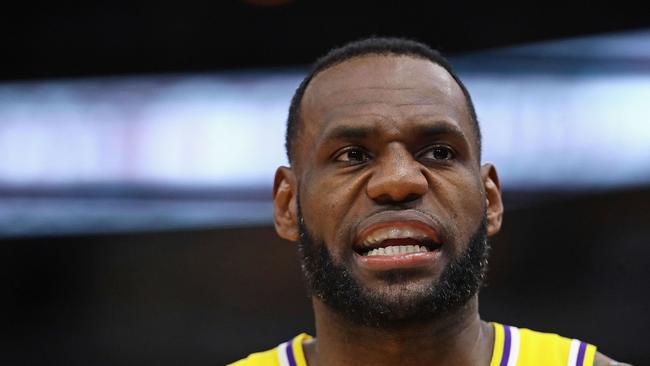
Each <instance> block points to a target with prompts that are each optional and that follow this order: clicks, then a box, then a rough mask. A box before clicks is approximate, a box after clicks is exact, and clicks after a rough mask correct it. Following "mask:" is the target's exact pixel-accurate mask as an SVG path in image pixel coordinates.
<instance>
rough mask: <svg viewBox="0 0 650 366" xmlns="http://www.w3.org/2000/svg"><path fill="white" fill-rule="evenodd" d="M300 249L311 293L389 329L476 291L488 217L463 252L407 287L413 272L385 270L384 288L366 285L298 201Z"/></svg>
mask: <svg viewBox="0 0 650 366" xmlns="http://www.w3.org/2000/svg"><path fill="white" fill-rule="evenodd" d="M298 217H299V230H300V243H299V251H300V256H301V259H302V271H303V273H304V275H305V278H306V280H307V285H308V291H309V293H310V295H311V296H316V297H317V298H319V299H320V300H321V301H322V302H323V303H324V304H326V305H327V306H328V307H329V308H331V309H333V310H334V311H336V312H337V313H339V314H341V315H343V316H344V317H345V318H346V319H348V320H349V321H351V322H353V323H355V324H359V325H365V326H370V327H378V328H391V327H400V326H405V325H409V324H417V323H419V324H422V322H429V321H433V320H436V319H440V318H442V317H444V316H446V315H449V314H450V313H453V312H454V311H457V310H460V309H462V308H463V307H464V306H465V305H466V304H467V303H468V302H469V300H470V299H471V298H472V297H474V295H476V294H477V293H478V291H479V288H480V287H481V285H482V283H483V280H484V279H485V274H486V271H487V258H488V252H489V249H490V248H489V245H488V243H487V218H486V217H485V215H484V216H483V219H482V221H481V224H480V225H479V227H478V229H477V230H476V231H475V232H474V234H473V235H472V236H471V238H470V239H469V242H468V243H467V246H466V248H467V249H465V251H464V252H462V253H461V254H460V255H458V256H457V257H456V258H454V259H452V261H451V262H450V263H449V264H448V265H447V266H446V267H445V268H444V269H443V270H442V272H441V273H440V276H438V278H435V279H432V280H431V282H430V283H428V284H426V285H425V286H420V287H414V286H409V285H410V284H411V281H412V280H413V278H414V277H415V276H416V275H418V273H417V272H416V271H413V270H408V269H401V270H391V271H386V272H384V273H382V274H381V277H380V279H381V280H382V281H383V282H384V283H385V290H386V291H384V289H381V290H373V289H369V288H367V287H364V286H363V285H362V284H361V283H359V281H358V280H357V279H356V278H354V276H353V275H352V273H351V272H350V270H349V269H348V268H347V267H346V266H345V265H344V264H340V263H336V262H335V261H334V258H333V257H332V255H331V253H330V252H329V250H328V249H327V246H326V245H325V242H324V241H322V240H318V239H316V238H315V237H314V236H313V235H312V234H311V233H310V231H309V229H308V228H307V226H306V225H305V222H304V219H303V216H302V212H301V211H300V204H299V203H298Z"/></svg>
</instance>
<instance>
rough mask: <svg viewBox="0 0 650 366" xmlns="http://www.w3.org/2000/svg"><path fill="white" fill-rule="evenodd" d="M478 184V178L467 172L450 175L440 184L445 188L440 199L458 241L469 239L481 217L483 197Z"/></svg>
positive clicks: (483, 206)
mask: <svg viewBox="0 0 650 366" xmlns="http://www.w3.org/2000/svg"><path fill="white" fill-rule="evenodd" d="M480 184H482V183H481V181H480V180H477V179H476V177H474V176H473V175H471V174H470V173H469V172H467V173H464V174H458V175H457V176H454V177H453V178H452V177H450V179H448V180H446V181H445V182H444V184H443V185H441V189H443V188H442V186H444V187H446V189H444V194H440V199H441V201H443V205H444V206H445V207H446V211H447V219H448V220H449V222H450V224H451V227H450V229H452V230H453V234H454V236H455V237H457V238H458V239H459V242H460V243H465V242H467V240H469V238H470V237H471V235H472V234H473V233H474V231H475V230H476V228H477V227H478V226H479V225H480V223H481V220H482V218H483V214H484V211H485V202H484V200H485V198H484V195H483V193H482V190H481V186H480ZM459 249H460V248H459Z"/></svg>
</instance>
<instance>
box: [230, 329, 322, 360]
mask: <svg viewBox="0 0 650 366" xmlns="http://www.w3.org/2000/svg"><path fill="white" fill-rule="evenodd" d="M309 339H311V336H310V335H309V334H307V333H301V334H299V335H297V336H295V337H294V338H292V339H290V340H288V341H286V342H284V343H281V344H280V345H278V346H277V347H275V348H273V349H270V350H267V351H263V352H257V353H252V354H250V355H248V357H246V358H244V359H241V360H239V361H236V362H234V363H231V364H229V365H228V366H281V365H298V366H305V365H306V362H305V355H304V352H303V342H305V341H308V340H309Z"/></svg>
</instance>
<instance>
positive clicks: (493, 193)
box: [481, 163, 503, 236]
mask: <svg viewBox="0 0 650 366" xmlns="http://www.w3.org/2000/svg"><path fill="white" fill-rule="evenodd" d="M481 178H482V179H483V186H484V188H485V206H486V210H487V224H488V227H487V234H488V236H492V235H494V234H496V233H498V232H499V230H501V222H502V221H503V201H502V200H501V185H500V184H499V176H498V175H497V169H496V168H495V167H494V165H492V164H490V163H486V164H483V166H481Z"/></svg>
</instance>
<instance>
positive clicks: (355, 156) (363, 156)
mask: <svg viewBox="0 0 650 366" xmlns="http://www.w3.org/2000/svg"><path fill="white" fill-rule="evenodd" d="M334 160H335V161H339V162H343V163H348V164H350V165H354V164H361V163H365V162H366V161H368V160H370V154H368V153H367V152H366V151H365V150H363V149H361V148H358V147H351V148H347V149H345V150H343V151H342V152H340V153H339V154H338V155H336V158H335V159H334Z"/></svg>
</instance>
